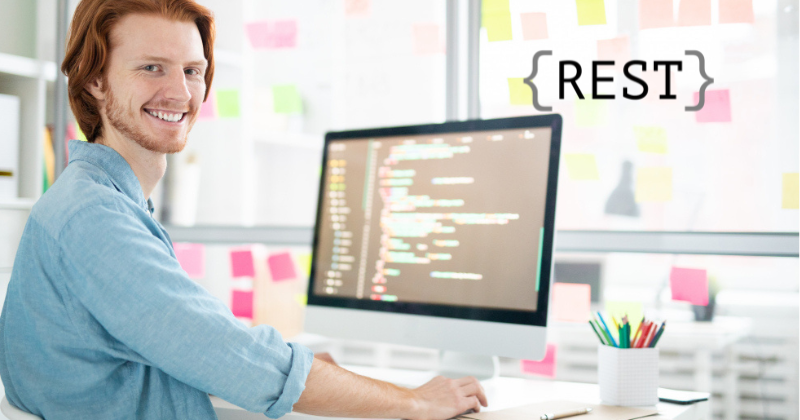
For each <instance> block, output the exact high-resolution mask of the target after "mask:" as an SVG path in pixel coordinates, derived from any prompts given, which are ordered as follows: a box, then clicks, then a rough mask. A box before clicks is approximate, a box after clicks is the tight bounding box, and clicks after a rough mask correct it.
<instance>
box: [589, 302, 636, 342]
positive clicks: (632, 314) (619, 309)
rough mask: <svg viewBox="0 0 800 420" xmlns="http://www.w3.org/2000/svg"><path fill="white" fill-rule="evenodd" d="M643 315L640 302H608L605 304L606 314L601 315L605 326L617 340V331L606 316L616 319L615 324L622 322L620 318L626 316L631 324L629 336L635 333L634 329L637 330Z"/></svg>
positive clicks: (612, 322)
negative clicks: (606, 325)
mask: <svg viewBox="0 0 800 420" xmlns="http://www.w3.org/2000/svg"><path fill="white" fill-rule="evenodd" d="M643 314H644V312H643V310H642V302H625V301H608V302H606V313H604V314H603V319H605V321H606V324H608V329H609V330H610V331H611V333H612V334H613V335H614V337H615V338H618V337H619V336H618V334H617V333H618V331H616V330H615V328H614V321H612V320H611V319H610V318H608V317H606V315H608V316H609V317H612V316H613V317H614V318H616V319H617V322H620V321H622V317H623V316H624V315H627V316H628V321H629V322H630V323H631V331H632V333H631V334H634V333H636V329H637V328H639V324H640V323H641V322H642V315H643ZM598 321H599V320H598ZM601 325H602V324H601Z"/></svg>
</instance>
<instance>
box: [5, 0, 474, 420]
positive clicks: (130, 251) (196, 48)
mask: <svg viewBox="0 0 800 420" xmlns="http://www.w3.org/2000/svg"><path fill="white" fill-rule="evenodd" d="M213 41H214V23H213V18H212V15H211V13H210V12H209V11H208V10H206V9H205V8H203V7H201V6H199V5H197V4H195V3H194V2H193V0H115V1H111V0H84V1H82V2H81V3H80V4H79V5H78V7H77V9H76V11H75V16H74V19H73V22H72V27H71V29H70V37H69V42H68V48H67V54H66V58H65V60H64V63H63V66H62V71H64V73H65V74H66V75H67V76H68V78H69V96H70V104H71V106H72V109H73V111H74V114H75V116H76V118H77V120H78V123H79V125H80V127H81V129H82V131H83V132H84V133H86V134H87V137H88V139H89V142H88V143H83V142H76V141H73V142H71V143H70V146H69V147H70V164H69V166H68V167H67V169H66V170H65V171H64V173H63V174H62V175H61V177H60V178H59V180H58V182H57V183H55V185H54V186H53V187H52V188H51V189H50V190H49V191H48V192H47V194H45V195H44V196H43V197H42V198H41V200H39V202H38V203H37V204H36V206H34V208H33V210H32V211H31V215H30V218H29V220H28V223H27V225H26V227H25V231H24V233H23V237H22V240H21V242H20V246H19V250H18V253H17V257H16V260H15V264H14V269H13V272H12V275H11V281H10V283H9V287H8V292H7V297H6V301H5V304H4V307H3V313H2V317H0V338H2V341H0V376H2V380H3V384H4V386H5V392H6V396H7V398H8V400H9V401H10V402H11V403H12V404H13V405H15V406H17V407H19V408H21V409H23V410H26V411H28V412H31V413H33V414H36V415H38V416H41V417H44V418H47V419H58V418H63V419H88V418H97V419H100V418H102V419H129V418H143V419H145V418H146V419H158V418H164V419H212V418H216V416H215V414H214V410H213V407H212V406H211V403H210V401H209V398H208V393H212V394H215V395H218V396H220V397H222V398H224V399H226V400H228V401H230V402H232V403H234V404H236V405H239V406H241V407H243V408H246V409H248V410H250V411H254V412H262V413H264V414H266V415H267V416H269V417H272V418H277V417H280V416H282V415H284V414H286V413H288V412H289V411H291V410H292V409H294V410H296V411H299V412H303V413H309V414H316V415H327V416H341V417H394V418H410V419H445V418H449V417H451V416H454V415H456V414H458V413H461V412H464V411H466V410H469V409H473V410H476V411H477V410H479V409H480V406H481V405H483V406H485V405H486V398H485V396H484V392H483V390H482V389H481V386H480V384H479V383H478V382H477V381H476V380H475V379H474V378H464V379H459V380H450V379H445V378H441V377H440V378H436V379H434V380H432V381H431V382H429V383H427V384H425V385H423V386H422V387H420V388H417V389H413V390H409V389H405V388H400V387H397V386H394V385H391V384H388V383H385V382H380V381H376V380H372V379H369V378H364V377H361V376H358V375H355V374H353V373H350V372H348V371H346V370H344V369H342V368H340V367H338V366H336V365H334V364H330V363H327V362H325V361H322V360H320V359H315V358H313V355H312V353H311V351H310V350H308V349H307V348H305V347H303V346H300V345H297V344H292V343H289V344H287V343H285V342H284V341H283V340H282V338H281V336H280V335H279V334H278V333H277V332H276V331H275V330H274V329H272V328H270V327H268V326H259V327H255V328H246V327H244V326H243V325H241V323H240V322H238V321H237V320H236V319H235V318H234V317H233V315H232V314H231V312H230V311H229V310H228V309H227V307H226V306H225V305H224V304H223V303H222V302H220V301H219V300H217V299H215V298H213V297H212V296H211V295H209V294H208V293H207V292H206V291H205V290H204V289H202V288H201V287H199V286H197V285H196V284H195V283H194V282H193V281H191V280H190V279H189V278H188V277H187V276H186V274H185V273H184V272H183V271H182V270H181V268H180V265H179V264H178V262H177V260H176V258H175V254H174V252H173V249H172V245H171V241H170V239H169V236H168V235H167V233H166V232H165V231H164V229H163V228H162V227H161V225H160V224H159V223H158V222H157V221H155V220H154V219H153V218H152V216H151V213H152V206H151V202H150V200H149V196H150V194H151V192H152V191H153V188H154V187H155V185H156V183H157V182H158V180H159V179H160V178H161V177H162V176H163V174H164V171H165V169H166V159H165V156H166V154H167V153H176V152H179V151H180V150H182V149H183V147H184V145H185V144H186V139H187V135H188V133H189V130H190V129H191V127H192V124H193V123H194V121H195V120H196V118H197V113H198V109H199V107H200V104H201V102H202V101H203V100H204V98H205V97H206V96H207V92H208V88H209V86H210V84H211V80H212V77H213V69H214V60H213ZM231 164H235V162H231Z"/></svg>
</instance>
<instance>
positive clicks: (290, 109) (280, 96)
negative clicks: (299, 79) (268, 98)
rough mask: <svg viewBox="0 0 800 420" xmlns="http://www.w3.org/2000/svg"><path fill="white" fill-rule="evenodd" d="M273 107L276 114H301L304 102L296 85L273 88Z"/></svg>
mask: <svg viewBox="0 0 800 420" xmlns="http://www.w3.org/2000/svg"><path fill="white" fill-rule="evenodd" d="M272 107H273V109H274V110H275V113H276V114H299V113H301V112H303V101H302V99H301V98H300V92H298V91H297V86H295V85H277V86H273V87H272Z"/></svg>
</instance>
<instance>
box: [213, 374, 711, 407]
mask: <svg viewBox="0 0 800 420" xmlns="http://www.w3.org/2000/svg"><path fill="white" fill-rule="evenodd" d="M346 368H347V369H349V370H352V371H353V372H356V373H358V374H361V375H365V376H369V377H372V378H376V379H382V380H388V381H390V382H394V383H401V384H423V383H425V382H426V381H427V380H428V379H430V378H431V377H433V373H431V372H419V371H403V370H396V369H380V368H371V367H361V366H358V367H356V366H346ZM482 384H483V387H484V389H485V390H486V397H487V399H488V400H489V407H487V408H484V410H486V411H493V410H502V409H504V408H510V407H518V406H521V405H526V404H533V403H537V402H542V401H548V400H573V401H584V402H587V403H591V404H597V403H599V402H600V390H599V388H598V386H597V385H595V384H582V383H577V382H554V381H543V380H534V379H522V378H495V379H491V380H488V381H484V382H482ZM211 402H212V403H213V404H214V409H215V410H216V412H217V416H218V417H219V419H220V420H251V419H252V420H255V419H258V420H264V419H265V416H264V415H263V414H259V413H250V412H247V411H244V410H242V409H241V408H239V407H236V406H234V405H233V404H230V403H228V402H225V401H223V400H221V399H219V398H216V397H212V398H211ZM710 407H711V406H710V404H709V402H708V401H703V402H700V403H695V404H691V405H676V404H668V403H659V404H658V405H657V406H656V408H657V409H658V411H659V415H658V416H653V417H648V419H674V420H710V419H711V409H710ZM284 418H286V419H287V420H310V419H309V418H315V417H314V416H308V415H305V414H300V413H291V414H288V415H286V416H285V417H284ZM587 420H588V419H587Z"/></svg>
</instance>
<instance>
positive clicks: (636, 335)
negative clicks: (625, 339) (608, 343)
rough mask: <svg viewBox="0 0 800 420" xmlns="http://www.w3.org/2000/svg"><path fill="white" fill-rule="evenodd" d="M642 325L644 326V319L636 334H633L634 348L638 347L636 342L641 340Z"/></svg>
mask: <svg viewBox="0 0 800 420" xmlns="http://www.w3.org/2000/svg"><path fill="white" fill-rule="evenodd" d="M642 325H644V317H642V322H640V323H639V327H638V328H636V333H635V334H633V340H631V343H633V344H634V345H633V347H636V340H638V339H639V333H640V332H642Z"/></svg>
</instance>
